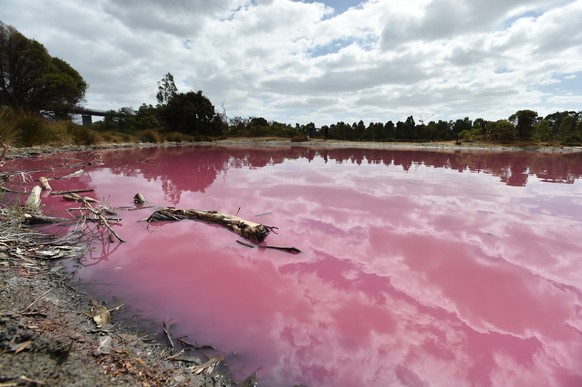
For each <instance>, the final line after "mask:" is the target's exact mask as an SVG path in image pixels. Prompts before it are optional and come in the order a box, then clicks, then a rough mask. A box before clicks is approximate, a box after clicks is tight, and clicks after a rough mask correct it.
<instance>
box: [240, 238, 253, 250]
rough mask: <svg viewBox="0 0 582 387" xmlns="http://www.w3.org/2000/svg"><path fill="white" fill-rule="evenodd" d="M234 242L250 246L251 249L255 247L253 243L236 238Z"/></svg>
mask: <svg viewBox="0 0 582 387" xmlns="http://www.w3.org/2000/svg"><path fill="white" fill-rule="evenodd" d="M236 243H239V244H241V245H243V246H246V247H250V248H251V249H254V248H255V246H254V245H251V244H250V243H246V242H243V241H239V240H237V241H236Z"/></svg>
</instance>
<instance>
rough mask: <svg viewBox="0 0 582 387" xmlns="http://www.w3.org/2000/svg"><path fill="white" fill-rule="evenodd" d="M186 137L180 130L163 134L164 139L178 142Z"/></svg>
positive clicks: (183, 140)
mask: <svg viewBox="0 0 582 387" xmlns="http://www.w3.org/2000/svg"><path fill="white" fill-rule="evenodd" d="M186 138H187V136H186V135H185V134H184V133H180V132H170V133H167V134H166V135H165V136H164V140H166V141H170V142H178V143H180V142H185V141H186Z"/></svg>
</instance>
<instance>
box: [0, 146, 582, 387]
mask: <svg viewBox="0 0 582 387" xmlns="http://www.w3.org/2000/svg"><path fill="white" fill-rule="evenodd" d="M72 158H75V159H77V160H76V161H75V160H73V159H72ZM79 160H80V162H86V161H89V160H102V161H103V163H102V164H100V163H93V164H92V165H91V166H84V167H83V172H82V173H81V174H80V175H79V176H77V177H73V178H69V179H60V180H52V181H51V185H52V187H53V189H55V190H61V189H65V188H71V187H73V188H79V187H88V188H93V189H94V190H95V192H94V193H92V194H90V195H91V196H93V197H95V198H98V199H100V200H104V201H105V202H107V203H108V204H109V205H111V206H112V207H124V206H125V207H127V206H129V207H133V204H132V198H133V195H134V194H136V193H138V192H139V193H142V194H143V195H144V196H145V197H146V198H147V200H148V201H149V204H150V205H154V206H175V207H178V208H183V209H190V208H195V209H202V210H217V211H221V212H226V213H231V214H236V213H237V212H238V215H239V216H240V217H242V218H246V219H248V220H252V221H256V222H260V223H264V224H267V225H270V226H277V227H278V228H279V229H278V234H271V235H270V236H269V237H268V238H267V240H266V242H268V244H270V245H279V246H295V247H297V248H299V249H301V250H302V253H301V254H297V255H292V254H287V253H285V252H281V251H276V250H266V249H250V248H247V247H245V246H242V245H240V244H238V243H236V240H238V239H240V238H238V237H237V236H236V235H235V234H233V233H231V232H229V231H227V230H225V229H222V228H220V227H217V226H213V225H208V224H205V223H200V222H194V221H182V222H176V223H171V222H168V223H152V224H149V225H148V224H147V223H144V222H140V220H141V219H144V218H146V217H147V216H149V215H150V214H151V213H152V212H153V210H154V209H142V210H139V211H128V210H127V209H125V210H123V209H121V210H119V211H118V213H119V215H120V216H121V218H122V221H121V224H120V225H118V226H115V229H116V231H117V232H118V233H119V234H120V235H121V236H122V237H123V238H124V239H125V240H126V241H127V242H126V243H121V244H112V245H109V246H107V247H106V248H105V250H103V246H102V245H100V244H95V246H94V248H93V250H92V251H91V252H90V254H89V255H88V256H87V257H85V259H84V260H83V263H84V268H83V269H82V270H79V272H78V274H77V276H78V278H79V279H80V280H81V282H83V283H85V284H87V286H89V289H91V292H93V294H95V295H96V296H98V297H100V298H101V299H103V300H108V299H110V298H112V297H116V298H118V299H120V300H121V301H122V302H125V303H126V304H127V305H129V307H131V309H132V310H133V311H136V313H139V315H140V317H141V318H145V319H150V320H153V321H157V322H159V323H160V330H161V321H166V322H168V323H170V324H171V327H172V333H173V335H174V336H175V337H179V336H188V340H189V341H197V342H200V343H204V344H211V345H212V346H214V347H215V348H217V349H219V350H221V351H223V352H224V353H226V354H227V356H226V359H225V360H226V363H227V364H228V365H229V367H230V368H231V369H232V371H233V373H234V375H235V376H236V377H237V378H238V379H239V380H242V379H244V377H245V376H248V375H250V374H251V373H252V372H254V371H255V370H258V371H257V375H258V377H259V381H260V385H265V386H293V385H296V384H305V385H309V386H364V385H365V386H399V385H403V386H450V385H456V386H489V385H495V386H581V385H582V182H581V181H580V178H581V177H582V155H580V154H563V155H559V154H536V153H520V152H513V153H500V152H486V153H474V152H433V151H412V150H411V151H396V150H363V149H327V150H326V149H309V148H301V147H297V148H248V149H247V148H234V147H233V148H227V147H180V148H165V149H164V148H152V149H139V150H116V151H96V152H92V153H77V154H69V155H54V156H42V157H39V158H37V159H32V160H12V161H9V162H8V163H7V165H6V166H5V169H10V168H11V167H24V166H26V167H28V168H29V169H30V168H35V167H40V166H42V165H44V166H46V165H49V164H50V165H52V166H56V165H62V164H71V163H75V162H79ZM64 171H65V170H64V169H62V170H61V169H58V168H57V169H55V170H54V171H52V172H50V173H49V176H47V177H52V176H62V175H64V174H68V173H71V172H72V171H73V169H70V168H69V169H67V170H66V171H67V172H66V173H65V172H64ZM40 174H44V175H45V176H46V175H47V172H42V173H40ZM38 175H39V173H35V174H33V177H34V176H36V177H38ZM32 184H33V183H29V185H32ZM28 188H30V187H28ZM43 202H44V203H45V209H44V211H45V212H47V213H51V214H53V215H59V214H62V211H63V209H64V208H66V207H74V206H76V205H75V204H71V203H68V202H64V201H62V200H61V199H60V198H59V197H55V196H48V195H44V196H43ZM257 215H261V216H257Z"/></svg>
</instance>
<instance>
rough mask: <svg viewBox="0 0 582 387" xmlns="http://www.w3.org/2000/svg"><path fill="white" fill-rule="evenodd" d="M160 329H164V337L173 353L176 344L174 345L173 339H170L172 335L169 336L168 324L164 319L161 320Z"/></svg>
mask: <svg viewBox="0 0 582 387" xmlns="http://www.w3.org/2000/svg"><path fill="white" fill-rule="evenodd" d="M162 329H163V330H164V333H165V334H166V338H167V339H168V341H169V342H170V346H171V347H172V353H174V350H175V349H176V346H175V345H174V340H172V336H170V332H169V329H168V325H167V324H166V322H165V321H162Z"/></svg>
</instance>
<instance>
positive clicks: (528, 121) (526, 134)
mask: <svg viewBox="0 0 582 387" xmlns="http://www.w3.org/2000/svg"><path fill="white" fill-rule="evenodd" d="M509 121H510V122H511V123H513V124H514V125H515V127H516V129H517V136H518V137H519V138H521V139H524V140H527V139H530V138H531V135H532V132H533V127H534V125H535V124H536V123H537V121H538V113H537V112H534V111H533V110H519V111H517V112H516V113H514V114H512V115H511V116H509Z"/></svg>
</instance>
